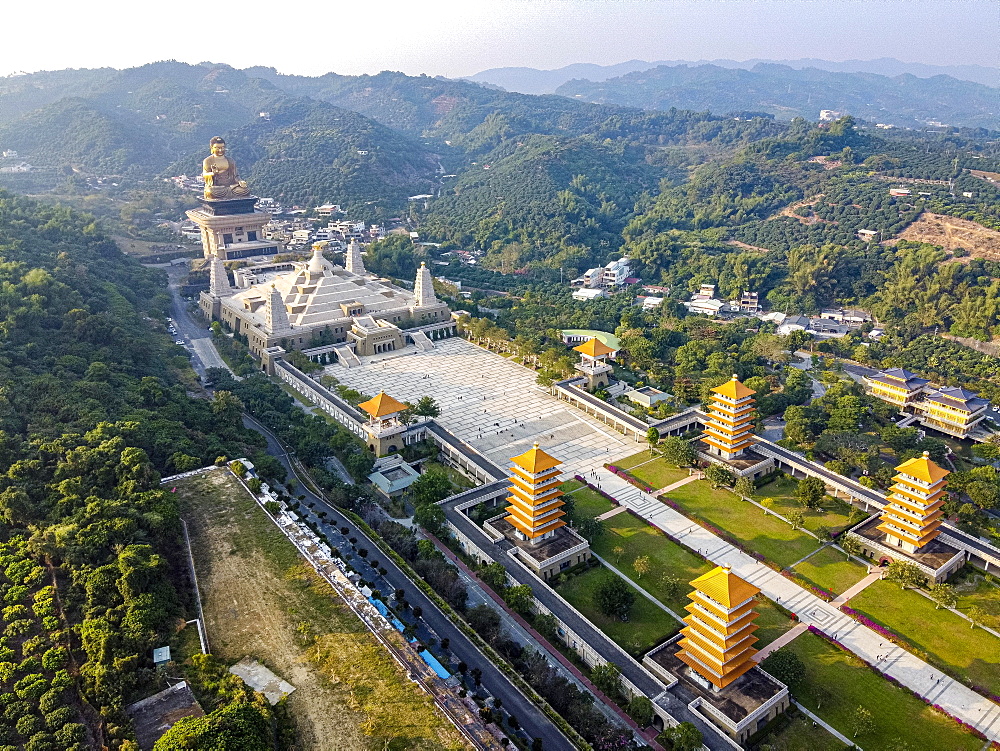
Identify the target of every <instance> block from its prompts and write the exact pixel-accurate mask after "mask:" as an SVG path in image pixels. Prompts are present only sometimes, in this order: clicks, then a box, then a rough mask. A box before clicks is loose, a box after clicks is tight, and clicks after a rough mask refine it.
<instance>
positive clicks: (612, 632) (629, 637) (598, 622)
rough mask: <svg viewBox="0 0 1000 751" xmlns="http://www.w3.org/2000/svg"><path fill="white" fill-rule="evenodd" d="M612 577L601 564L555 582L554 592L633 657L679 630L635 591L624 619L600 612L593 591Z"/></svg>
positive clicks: (674, 622)
mask: <svg viewBox="0 0 1000 751" xmlns="http://www.w3.org/2000/svg"><path fill="white" fill-rule="evenodd" d="M615 576H617V574H615V573H614V572H612V571H610V570H608V569H606V568H604V567H603V566H602V567H599V568H592V569H590V570H588V571H586V572H584V573H582V574H579V575H577V576H573V577H570V579H569V581H567V582H566V583H564V584H559V585H557V586H556V591H557V592H558V593H559V594H560V595H562V596H563V597H564V598H566V600H567V601H569V602H570V603H571V604H572V605H573V607H575V608H576V609H577V610H579V611H580V612H581V613H583V615H584V616H585V617H586V618H587V619H589V620H590V622H591V623H593V624H594V625H595V626H597V627H598V628H599V629H601V631H603V632H604V633H605V634H607V635H608V636H610V637H611V638H612V639H614V640H615V641H616V642H617V643H618V645H619V646H620V647H622V648H623V649H625V650H626V651H627V652H630V653H631V654H632V655H633V656H635V657H639V656H640V655H641V654H643V653H644V652H646V651H648V650H649V649H650V648H652V647H653V646H654V645H656V644H659V643H660V642H661V641H663V640H664V639H666V638H668V637H670V636H673V635H674V634H676V633H677V632H678V631H679V630H680V628H681V624H680V623H678V622H677V621H676V620H674V618H673V617H671V615H670V614H669V613H666V612H664V611H663V610H662V609H661V608H660V607H658V606H657V605H655V604H654V603H652V602H650V601H649V600H647V599H646V598H645V597H644V596H643V595H642V594H641V593H639V592H636V594H635V605H633V607H632V615H631V617H630V619H629V620H628V621H619V620H618V619H616V618H609V617H607V616H606V615H604V614H603V613H601V612H600V611H599V610H598V609H597V606H596V605H594V592H596V591H597V588H598V587H599V586H600V585H601V583H602V582H603V581H604V580H605V579H608V578H611V577H615Z"/></svg>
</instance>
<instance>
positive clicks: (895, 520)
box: [878, 451, 950, 553]
mask: <svg viewBox="0 0 1000 751" xmlns="http://www.w3.org/2000/svg"><path fill="white" fill-rule="evenodd" d="M896 472H897V474H896V476H895V477H893V478H892V479H893V480H894V481H895V482H894V484H893V486H892V487H891V488H889V496H888V501H889V503H888V504H887V505H886V507H885V508H884V509H883V510H882V517H881V519H882V523H881V524H879V525H878V530H879V531H880V532H885V542H886V544H887V545H890V546H892V547H896V548H902V549H903V550H905V551H906V552H908V553H915V552H917V551H918V550H919V549H920V548H922V547H923V546H924V545H926V544H927V543H929V542H930V541H931V540H933V539H934V538H935V537H937V536H938V532H939V530H938V527H940V526H941V519H942V517H943V516H944V512H943V511H941V507H942V506H944V488H945V486H946V485H947V484H948V480H947V479H946V478H947V477H948V475H949V474H950V473H949V472H948V470H946V469H942V468H941V467H939V466H938V465H937V464H935V463H934V462H932V461H931V459H930V455H929V454H928V453H927V452H926V451H925V452H924V455H923V456H920V457H917V458H916V459H910V460H909V461H906V462H903V463H902V464H900V465H899V466H898V467H896Z"/></svg>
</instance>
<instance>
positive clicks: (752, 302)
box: [739, 292, 760, 313]
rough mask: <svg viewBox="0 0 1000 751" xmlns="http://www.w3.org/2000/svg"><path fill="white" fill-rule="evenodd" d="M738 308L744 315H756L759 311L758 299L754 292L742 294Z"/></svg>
mask: <svg viewBox="0 0 1000 751" xmlns="http://www.w3.org/2000/svg"><path fill="white" fill-rule="evenodd" d="M739 306H740V310H741V311H743V312H745V313H756V312H757V311H759V310H760V298H759V297H758V295H757V293H756V292H744V293H743V294H742V295H740V302H739Z"/></svg>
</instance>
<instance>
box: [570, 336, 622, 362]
mask: <svg viewBox="0 0 1000 751" xmlns="http://www.w3.org/2000/svg"><path fill="white" fill-rule="evenodd" d="M573 351H574V352H579V353H580V354H582V355H587V356H588V357H602V356H604V355H610V354H612V353H613V352H614V350H613V349H611V347H609V346H608V345H607V344H605V343H604V342H602V341H601V340H600V339H598V338H597V337H596V336H595V337H594V338H593V339H588V340H587V341H585V342H584V343H583V344H581V345H580V346H579V347H573Z"/></svg>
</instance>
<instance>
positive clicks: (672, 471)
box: [618, 458, 689, 490]
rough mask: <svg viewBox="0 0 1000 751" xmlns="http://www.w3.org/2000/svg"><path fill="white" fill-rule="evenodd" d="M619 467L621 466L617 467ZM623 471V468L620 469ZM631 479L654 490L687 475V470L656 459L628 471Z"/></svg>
mask: <svg viewBox="0 0 1000 751" xmlns="http://www.w3.org/2000/svg"><path fill="white" fill-rule="evenodd" d="M618 466H621V465H618ZM622 468H623V469H624V467H622ZM628 473H629V474H630V475H632V476H633V477H635V478H637V479H638V480H641V481H642V482H644V483H646V484H647V485H649V486H650V487H651V488H653V489H654V490H659V489H660V488H665V487H667V485H672V484H673V483H675V482H677V481H678V480H683V479H684V478H685V477H687V476H688V475H689V472H688V470H686V469H681V468H680V467H675V466H674V465H673V464H669V463H667V462H666V461H665V460H663V459H660V458H656V459H653V461H651V462H648V463H646V464H641V465H639V466H637V467H633V468H632V469H630V470H628Z"/></svg>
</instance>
